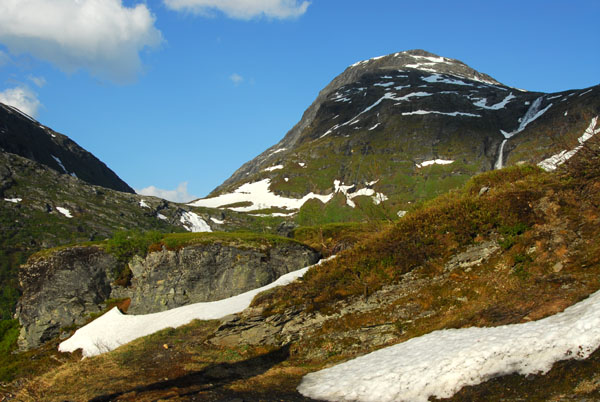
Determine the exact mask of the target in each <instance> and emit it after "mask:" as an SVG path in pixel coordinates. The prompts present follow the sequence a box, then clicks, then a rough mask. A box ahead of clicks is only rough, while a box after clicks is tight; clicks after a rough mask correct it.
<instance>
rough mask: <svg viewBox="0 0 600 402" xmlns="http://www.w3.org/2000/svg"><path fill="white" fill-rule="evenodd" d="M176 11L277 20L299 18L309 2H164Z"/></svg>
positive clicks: (248, 0) (185, 0)
mask: <svg viewBox="0 0 600 402" xmlns="http://www.w3.org/2000/svg"><path fill="white" fill-rule="evenodd" d="M163 2H164V3H165V5H166V6H167V7H168V8H170V9H172V10H176V11H186V12H191V13H193V14H200V15H210V13H211V12H214V11H221V12H222V13H224V14H225V15H227V16H228V17H230V18H237V19H242V20H249V19H252V18H257V17H263V16H264V17H267V18H276V19H287V18H297V17H299V16H301V15H302V14H304V13H305V12H306V10H307V9H308V6H309V5H310V2H309V1H302V2H300V1H298V0H163Z"/></svg>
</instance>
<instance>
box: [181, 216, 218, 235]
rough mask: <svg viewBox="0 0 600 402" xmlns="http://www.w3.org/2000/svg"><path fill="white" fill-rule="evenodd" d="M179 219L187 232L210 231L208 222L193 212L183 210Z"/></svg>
mask: <svg viewBox="0 0 600 402" xmlns="http://www.w3.org/2000/svg"><path fill="white" fill-rule="evenodd" d="M179 221H180V222H181V223H183V226H184V227H185V228H186V229H187V230H188V231H189V232H212V230H211V229H210V226H208V223H206V221H205V220H204V219H202V218H200V216H198V214H196V213H194V212H183V213H182V214H181V218H180V219H179Z"/></svg>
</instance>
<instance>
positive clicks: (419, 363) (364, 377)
mask: <svg viewBox="0 0 600 402" xmlns="http://www.w3.org/2000/svg"><path fill="white" fill-rule="evenodd" d="M598 346H600V291H598V292H596V293H594V294H592V295H591V296H590V297H589V298H587V299H586V300H583V301H581V302H579V303H577V304H575V305H573V306H571V307H569V308H567V309H566V310H565V311H563V312H562V313H558V314H555V315H553V316H550V317H547V318H544V319H542V320H539V321H533V322H528V323H524V324H514V325H503V326H499V327H493V328H464V329H447V330H440V331H435V332H432V333H429V334H427V335H424V336H421V337H418V338H413V339H410V340H408V341H406V342H404V343H400V344H398V345H394V346H391V347H387V348H384V349H380V350H378V351H376V352H373V353H369V354H367V355H364V356H361V357H358V358H356V359H353V360H350V361H347V362H345V363H342V364H339V365H336V366H333V367H330V368H327V369H324V370H321V371H318V372H315V373H310V374H307V375H306V376H305V377H304V378H303V380H302V383H301V384H300V386H299V387H298V391H299V392H300V393H301V394H303V395H305V396H308V397H311V398H316V399H325V400H328V401H361V402H386V401H411V402H426V401H427V400H428V398H429V397H430V396H436V397H438V398H448V397H450V396H452V395H454V394H455V393H456V392H457V391H458V390H460V389H461V388H462V387H464V386H466V385H476V384H479V383H481V382H483V381H486V380H488V379H490V378H493V377H497V376H501V375H506V374H511V373H519V374H523V375H527V374H533V373H546V372H548V371H549V370H550V369H551V368H552V365H553V364H554V363H555V362H557V361H560V360H566V359H572V358H575V359H585V358H587V357H588V356H589V355H590V354H591V353H592V352H593V351H594V350H596V349H597V348H598Z"/></svg>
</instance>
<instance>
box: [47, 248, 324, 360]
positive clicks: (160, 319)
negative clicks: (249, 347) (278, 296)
mask: <svg viewBox="0 0 600 402" xmlns="http://www.w3.org/2000/svg"><path fill="white" fill-rule="evenodd" d="M334 257H335V256H333V257H329V258H328V259H325V260H321V261H319V262H318V263H317V264H315V265H312V266H309V267H306V268H302V269H300V270H298V271H294V272H290V273H288V274H285V275H282V276H280V277H279V279H277V280H276V281H275V282H272V283H270V284H268V285H266V286H263V287H261V288H258V289H254V290H250V291H248V292H246V293H242V294H239V295H237V296H233V297H229V298H227V299H223V300H218V301H212V302H204V303H195V304H190V305H188V306H183V307H178V308H174V309H171V310H167V311H162V312H160V313H153V314H143V315H126V314H123V313H121V312H120V311H119V309H118V308H116V307H115V308H113V309H112V310H110V311H109V312H107V313H106V314H104V315H103V316H101V317H99V318H97V319H96V320H94V321H92V322H90V323H89V324H87V325H85V326H83V327H81V328H79V329H78V330H77V331H75V333H74V334H73V336H72V337H70V338H69V339H67V340H66V341H64V342H62V343H61V344H60V345H58V350H59V351H61V352H74V351H75V350H77V349H82V351H83V356H84V357H90V356H95V355H99V354H102V353H105V352H109V351H111V350H114V349H116V348H118V347H119V346H121V345H123V344H125V343H127V342H131V341H133V340H134V339H137V338H141V337H142V336H146V335H150V334H152V333H154V332H157V331H160V330H161V329H164V328H169V327H178V326H181V325H185V324H188V323H190V322H191V321H193V320H215V319H218V318H222V317H225V316H227V315H229V314H235V313H239V312H241V311H242V310H244V309H246V308H247V307H248V306H249V305H250V302H251V301H252V299H253V298H254V296H256V295H257V294H258V293H260V292H263V291H265V290H268V289H271V288H274V287H277V286H285V285H287V284H289V283H291V282H293V281H295V280H296V279H298V278H300V277H302V276H303V275H304V274H305V273H306V271H308V270H309V269H310V268H311V267H314V266H317V265H320V264H322V263H323V262H324V261H327V260H329V259H331V258H334Z"/></svg>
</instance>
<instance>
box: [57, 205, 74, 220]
mask: <svg viewBox="0 0 600 402" xmlns="http://www.w3.org/2000/svg"><path fill="white" fill-rule="evenodd" d="M56 210H57V211H58V212H60V213H61V214H63V215H64V216H66V217H67V218H72V217H73V215H71V211H69V210H68V209H67V208H63V207H56Z"/></svg>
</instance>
